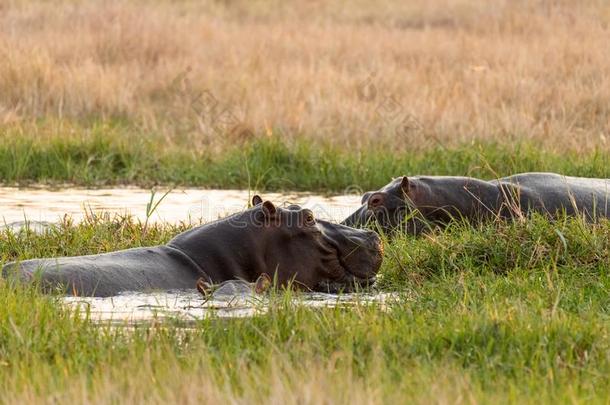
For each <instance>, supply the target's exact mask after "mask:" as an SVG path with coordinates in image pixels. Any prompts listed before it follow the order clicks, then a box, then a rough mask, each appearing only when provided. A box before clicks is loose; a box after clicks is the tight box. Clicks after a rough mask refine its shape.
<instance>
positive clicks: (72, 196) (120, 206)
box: [0, 187, 360, 229]
mask: <svg viewBox="0 0 610 405" xmlns="http://www.w3.org/2000/svg"><path fill="white" fill-rule="evenodd" d="M165 191H166V190H159V191H158V193H157V195H156V197H155V198H156V199H159V198H160V197H161V196H162V195H163V193H164V192H165ZM150 196H151V193H150V190H146V189H140V188H133V187H123V188H107V189H93V190H92V189H82V188H57V189H50V188H42V187H41V188H28V189H19V188H15V187H0V223H2V224H5V225H8V226H10V227H12V228H13V229H18V228H19V227H22V226H23V225H24V223H25V222H24V221H25V220H27V221H31V223H32V224H34V225H35V227H37V229H44V228H45V226H48V224H50V223H54V222H58V221H60V220H61V218H62V217H63V216H64V215H66V214H67V215H69V216H71V217H72V218H74V219H75V220H77V221H78V220H81V219H82V218H83V217H84V216H85V214H86V212H87V211H89V212H94V213H99V212H106V213H112V214H114V213H116V214H130V215H133V216H134V217H136V218H138V219H140V220H142V221H144V220H145V219H146V205H147V203H148V202H149V201H150ZM262 197H263V198H264V199H268V200H271V201H272V202H273V203H274V204H276V205H280V206H281V205H286V204H290V203H296V204H300V205H303V206H304V207H307V208H310V209H311V210H312V211H314V213H315V215H316V216H318V217H320V218H323V219H330V220H334V221H341V220H343V219H344V218H345V217H347V216H348V215H349V214H350V213H351V212H353V211H354V210H355V209H356V208H357V207H358V206H359V205H360V204H359V203H360V196H359V195H346V196H334V197H326V196H321V195H314V194H308V193H283V194H282V193H264V194H263V195H262ZM250 198H251V194H250V193H249V192H248V191H246V190H206V189H195V188H190V189H176V190H173V191H172V192H171V193H170V194H169V195H168V196H167V197H166V198H165V199H164V200H163V201H162V202H161V204H160V205H159V206H158V208H157V210H156V211H155V212H154V213H153V214H152V216H151V217H150V219H149V221H150V222H165V223H174V224H175V223H179V222H186V223H199V222H200V221H203V222H208V221H211V220H215V219H218V218H222V217H224V216H227V215H228V214H232V213H235V212H238V211H241V210H243V209H245V208H246V207H247V204H248V200H249V199H250Z"/></svg>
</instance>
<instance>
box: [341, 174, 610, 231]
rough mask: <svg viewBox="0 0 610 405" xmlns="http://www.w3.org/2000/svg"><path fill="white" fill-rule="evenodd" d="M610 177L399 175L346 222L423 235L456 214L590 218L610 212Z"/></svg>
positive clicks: (364, 201)
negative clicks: (609, 178) (375, 224)
mask: <svg viewBox="0 0 610 405" xmlns="http://www.w3.org/2000/svg"><path fill="white" fill-rule="evenodd" d="M609 197H610V180H606V179H590V178H581V177H568V176H562V175H559V174H555V173H522V174H516V175H513V176H509V177H503V178H500V179H496V180H491V181H485V180H479V179H475V178H471V177H453V176H417V177H407V176H403V177H399V178H397V179H394V180H393V181H392V182H390V183H389V184H387V185H386V186H384V187H383V188H381V189H379V190H377V191H371V192H368V193H365V194H364V196H363V197H362V206H361V207H360V208H359V209H358V210H357V211H356V212H354V213H353V214H352V215H350V216H349V217H348V218H346V219H345V220H344V221H343V222H342V223H343V224H344V225H348V226H364V225H365V224H367V223H369V222H371V221H375V222H376V223H377V224H378V225H379V227H380V228H381V229H383V230H384V231H385V232H389V231H392V230H395V229H397V228H404V230H405V231H406V232H407V233H410V234H419V233H421V232H422V231H423V230H425V229H427V228H429V227H430V226H439V225H440V226H443V225H446V224H448V223H449V222H450V221H451V220H452V219H456V218H457V219H459V218H464V219H467V220H469V221H481V220H486V219H492V218H497V217H501V218H513V217H515V216H524V215H527V214H528V213H530V212H539V213H542V214H547V215H550V216H556V215H558V214H562V213H565V214H566V215H569V216H575V215H581V216H584V218H585V219H587V220H595V219H596V218H608V217H610V201H609Z"/></svg>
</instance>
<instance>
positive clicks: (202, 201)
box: [0, 187, 390, 323]
mask: <svg viewBox="0 0 610 405" xmlns="http://www.w3.org/2000/svg"><path fill="white" fill-rule="evenodd" d="M165 191H166V190H158V193H157V194H156V197H155V200H158V199H159V198H160V197H161V196H162V195H163V193H164V192H165ZM150 197H151V192H150V190H145V189H139V188H112V189H94V190H90V189H78V188H64V189H48V188H31V189H18V188H12V187H0V224H3V226H9V227H11V228H13V229H15V230H16V229H19V228H20V227H22V226H24V221H25V220H27V221H28V222H29V224H30V227H31V228H32V229H34V230H39V231H42V230H44V229H45V228H46V227H47V226H50V225H51V224H52V223H55V222H57V221H60V220H61V218H62V217H63V216H64V215H66V214H67V215H69V216H71V217H72V218H74V219H75V220H80V219H82V218H83V217H84V216H85V215H86V212H94V213H101V212H104V213H111V214H113V213H116V214H129V215H133V216H134V217H136V218H139V219H140V220H142V221H144V220H145V219H146V205H147V203H148V202H149V201H150ZM263 197H264V198H266V199H269V200H271V201H273V202H274V203H276V204H278V205H287V204H291V203H296V204H300V205H302V206H304V207H307V208H310V209H311V210H312V211H314V213H315V215H316V216H318V217H320V218H324V219H329V220H333V221H340V220H342V219H343V218H345V217H346V216H348V215H349V214H350V213H351V212H353V210H354V209H356V208H357V207H358V206H359V202H360V196H359V195H348V196H335V197H325V196H321V195H313V194H307V193H284V194H280V193H265V194H263ZM250 198H251V194H250V193H249V192H248V191H244V190H205V189H179V190H173V191H172V192H170V193H169V194H168V195H167V197H165V198H164V199H163V201H162V202H161V203H160V205H159V206H158V208H157V209H156V211H155V212H154V213H153V214H152V216H151V217H150V219H149V221H152V222H166V223H179V222H186V223H200V222H208V221H211V220H215V219H218V218H221V217H224V216H226V215H228V214H231V213H234V212H238V211H241V210H243V209H244V208H246V206H247V202H248V200H249V199H250ZM237 284H239V283H237ZM389 297H390V296H388V295H387V294H345V295H332V294H313V293H312V294H298V295H297V298H295V300H297V301H298V304H299V305H305V306H309V307H319V306H336V305H355V304H357V303H365V304H366V303H372V302H375V303H382V304H383V303H384V302H386V300H388V298H389ZM62 301H63V303H64V304H65V305H67V306H70V307H72V308H75V307H78V308H80V309H83V310H87V311H88V312H87V313H88V314H89V315H90V316H91V319H93V320H94V321H99V322H104V323H105V322H112V323H138V322H147V321H151V320H153V319H164V318H170V317H171V318H180V319H183V320H196V319H201V318H204V317H206V316H210V315H213V316H218V317H244V316H254V315H256V314H263V313H265V312H266V311H267V310H268V308H269V299H268V297H266V296H261V295H254V294H252V293H251V292H249V291H248V290H247V288H246V289H244V288H243V286H242V287H239V286H237V287H236V288H235V289H233V290H231V291H230V292H228V293H227V291H226V290H225V292H224V293H223V292H222V291H219V292H217V293H215V294H214V295H213V296H212V297H211V298H209V299H204V298H203V297H202V296H201V295H200V294H199V293H198V292H197V291H196V290H192V291H174V292H159V293H127V294H123V295H119V296H116V297H112V298H80V297H66V298H63V299H62Z"/></svg>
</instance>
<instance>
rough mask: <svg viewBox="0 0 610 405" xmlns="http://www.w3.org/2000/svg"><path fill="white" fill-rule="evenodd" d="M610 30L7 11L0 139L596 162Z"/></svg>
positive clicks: (177, 6)
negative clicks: (389, 150)
mask: <svg viewBox="0 0 610 405" xmlns="http://www.w3.org/2000/svg"><path fill="white" fill-rule="evenodd" d="M609 24H610V2H607V1H604V0H584V1H567V0H566V1H550V0H549V1H547V0H543V1H529V0H528V1H525V0H517V1H514V0H490V1H476V0H434V1H425V2H424V1H411V2H403V1H391V0H384V1H378V2H368V1H364V0H361V1H353V2H339V1H335V2H322V1H248V0H243V1H241V0H236V1H228V0H227V1H201V2H200V1H179V2H171V1H162V0H157V1H153V2H144V1H104V2H87V1H61V0H54V1H42V0H3V1H2V2H1V3H0V125H1V126H2V127H3V128H4V129H7V128H13V129H14V128H22V129H23V128H25V130H24V131H25V132H24V133H27V134H29V135H35V134H36V133H46V134H48V133H53V134H54V135H60V136H64V135H66V134H67V133H68V132H69V131H65V130H62V129H61V128H65V127H62V126H57V125H55V124H56V123H57V122H60V123H62V124H65V125H67V124H74V125H76V128H86V127H87V126H88V125H91V123H92V122H121V123H126V124H127V125H129V126H130V127H133V128H135V129H137V132H138V133H139V134H142V133H145V134H150V136H153V134H156V135H157V136H159V135H160V136H162V137H164V139H165V141H166V142H169V143H182V142H183V141H184V140H185V139H186V140H188V141H189V144H191V145H192V144H193V142H196V144H211V143H217V144H223V143H225V142H226V141H227V140H229V141H233V140H234V138H235V137H250V136H261V135H263V134H265V133H270V131H276V132H278V133H281V134H282V136H285V137H287V138H293V137H302V136H304V137H309V138H316V139H320V138H324V139H330V140H331V141H332V142H335V143H336V144H345V143H348V142H349V144H350V145H352V146H353V147H355V148H356V147H365V146H366V145H367V144H370V143H371V142H378V143H379V142H394V143H395V144H396V145H397V146H396V148H398V149H401V150H408V149H420V148H422V147H426V146H428V145H430V144H437V143H441V144H443V145H454V144H458V143H463V142H468V141H470V140H472V139H483V140H489V139H491V140H498V141H500V142H513V141H514V140H518V139H528V140H533V141H535V142H541V143H543V144H544V145H545V146H546V147H548V148H549V149H551V150H559V151H561V150H565V149H572V150H583V151H590V150H592V149H594V148H596V147H599V148H602V149H606V148H608V143H609V142H610V139H609V137H610V41H609V38H610V36H609V34H610V28H609ZM41 118H43V119H41ZM49 123H53V124H52V125H51V124H49ZM49 128H50V129H49ZM58 128H60V129H58ZM396 139H398V141H396Z"/></svg>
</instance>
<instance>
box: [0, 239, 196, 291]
mask: <svg viewBox="0 0 610 405" xmlns="http://www.w3.org/2000/svg"><path fill="white" fill-rule="evenodd" d="M2 273H3V276H4V277H18V278H19V279H21V280H28V281H29V280H32V279H35V278H37V277H39V278H40V282H41V285H42V287H43V289H44V290H46V291H52V290H58V289H59V291H60V292H65V293H67V294H70V295H80V296H97V297H106V296H111V295H116V294H118V293H120V292H123V291H143V290H158V289H163V290H170V289H192V288H194V287H195V283H196V281H197V278H198V277H199V276H200V272H199V269H198V267H197V265H196V264H194V263H193V262H192V260H190V258H189V257H188V256H186V255H185V254H184V253H182V252H180V251H179V250H177V249H174V248H171V247H167V246H156V247H145V248H134V249H128V250H122V251H118V252H111V253H103V254H98V255H89V256H75V257H61V258H53V259H33V260H25V261H23V262H19V263H16V262H15V263H9V264H8V265H6V266H5V267H4V268H3V269H2Z"/></svg>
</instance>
